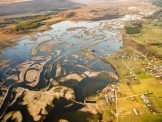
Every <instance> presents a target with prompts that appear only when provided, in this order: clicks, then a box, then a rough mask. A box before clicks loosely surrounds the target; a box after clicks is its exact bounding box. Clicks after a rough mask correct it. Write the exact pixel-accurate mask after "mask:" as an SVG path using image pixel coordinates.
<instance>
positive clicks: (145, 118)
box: [119, 114, 162, 122]
mask: <svg viewBox="0 0 162 122" xmlns="http://www.w3.org/2000/svg"><path fill="white" fill-rule="evenodd" d="M125 121H127V122H162V115H153V114H145V115H138V116H128V117H124V118H121V119H120V120H119V122H125Z"/></svg>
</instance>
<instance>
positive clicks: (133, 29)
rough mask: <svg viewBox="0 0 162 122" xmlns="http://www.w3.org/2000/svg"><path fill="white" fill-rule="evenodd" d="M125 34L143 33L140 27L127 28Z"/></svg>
mask: <svg viewBox="0 0 162 122" xmlns="http://www.w3.org/2000/svg"><path fill="white" fill-rule="evenodd" d="M125 32H126V33H127V34H137V33H140V32H141V29H140V28H138V27H125Z"/></svg>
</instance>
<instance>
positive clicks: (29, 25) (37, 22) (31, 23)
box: [15, 15, 50, 31]
mask: <svg viewBox="0 0 162 122" xmlns="http://www.w3.org/2000/svg"><path fill="white" fill-rule="evenodd" d="M47 19H50V17H49V16H45V15H44V16H43V15H42V16H38V17H36V18H33V19H31V20H27V21H25V22H22V23H18V24H17V25H16V27H15V30H16V31H22V30H28V29H34V28H37V27H39V26H41V25H43V23H42V22H41V21H44V20H47Z"/></svg>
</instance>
